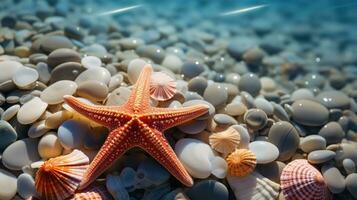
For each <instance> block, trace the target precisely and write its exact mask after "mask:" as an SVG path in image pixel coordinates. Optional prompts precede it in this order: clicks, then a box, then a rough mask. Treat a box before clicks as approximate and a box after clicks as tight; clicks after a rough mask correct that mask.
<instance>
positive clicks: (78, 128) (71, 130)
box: [57, 119, 90, 149]
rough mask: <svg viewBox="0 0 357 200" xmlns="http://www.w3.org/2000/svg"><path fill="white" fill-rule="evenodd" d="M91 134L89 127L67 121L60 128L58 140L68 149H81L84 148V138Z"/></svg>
mask: <svg viewBox="0 0 357 200" xmlns="http://www.w3.org/2000/svg"><path fill="white" fill-rule="evenodd" d="M89 133H90V130H89V127H88V125H86V124H85V123H83V122H80V121H76V120H72V119H70V120H66V121H65V122H64V123H63V124H62V125H61V126H60V127H59V128H58V132H57V134H58V139H59V140H60V142H61V144H62V146H63V147H64V148H66V149H74V148H80V147H82V146H83V139H84V137H85V136H86V135H87V134H89Z"/></svg>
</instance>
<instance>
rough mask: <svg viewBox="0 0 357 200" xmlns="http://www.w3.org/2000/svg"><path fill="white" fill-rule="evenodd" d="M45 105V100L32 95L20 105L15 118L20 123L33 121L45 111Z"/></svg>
mask: <svg viewBox="0 0 357 200" xmlns="http://www.w3.org/2000/svg"><path fill="white" fill-rule="evenodd" d="M47 106H48V104H47V103H46V102H44V101H42V100H41V99H40V98H38V97H34V98H32V99H31V100H30V101H28V102H26V103H25V104H24V105H22V106H21V108H20V109H19V111H18V112H17V120H18V121H19V122H20V123H21V124H30V123H33V122H35V121H36V120H37V119H39V118H40V117H41V115H42V114H43V113H44V112H45V111H46V108H47Z"/></svg>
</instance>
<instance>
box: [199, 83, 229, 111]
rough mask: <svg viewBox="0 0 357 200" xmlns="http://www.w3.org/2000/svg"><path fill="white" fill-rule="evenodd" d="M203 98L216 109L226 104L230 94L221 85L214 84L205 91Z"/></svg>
mask: <svg viewBox="0 0 357 200" xmlns="http://www.w3.org/2000/svg"><path fill="white" fill-rule="evenodd" d="M203 98H204V99H205V100H206V101H208V102H210V103H211V104H212V105H213V106H214V107H219V106H222V105H223V104H225V103H226V101H227V98H228V93H227V91H226V90H225V89H224V88H223V87H222V86H221V85H220V84H218V83H212V84H210V85H208V86H207V88H206V89H205V91H204V94H203Z"/></svg>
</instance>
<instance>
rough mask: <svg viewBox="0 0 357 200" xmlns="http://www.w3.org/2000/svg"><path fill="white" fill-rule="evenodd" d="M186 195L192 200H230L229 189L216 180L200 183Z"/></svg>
mask: <svg viewBox="0 0 357 200" xmlns="http://www.w3.org/2000/svg"><path fill="white" fill-rule="evenodd" d="M186 194H187V196H188V197H189V198H190V199H191V200H201V199H205V200H217V199H220V200H228V189H227V187H226V186H225V185H223V184H222V183H220V182H218V181H215V180H203V181H201V182H198V183H196V184H195V185H194V186H193V187H192V188H190V189H189V190H187V192H186Z"/></svg>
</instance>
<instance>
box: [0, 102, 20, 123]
mask: <svg viewBox="0 0 357 200" xmlns="http://www.w3.org/2000/svg"><path fill="white" fill-rule="evenodd" d="M19 110H20V105H19V104H15V105H13V106H11V107H9V108H8V109H6V110H5V111H4V113H3V114H2V115H1V119H2V120H5V121H9V120H10V119H11V118H13V117H14V116H15V115H16V114H17V112H18V111H19Z"/></svg>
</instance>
